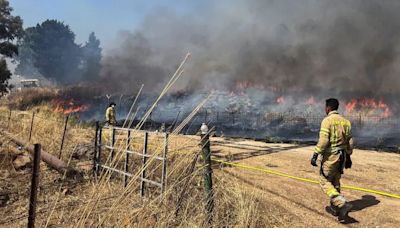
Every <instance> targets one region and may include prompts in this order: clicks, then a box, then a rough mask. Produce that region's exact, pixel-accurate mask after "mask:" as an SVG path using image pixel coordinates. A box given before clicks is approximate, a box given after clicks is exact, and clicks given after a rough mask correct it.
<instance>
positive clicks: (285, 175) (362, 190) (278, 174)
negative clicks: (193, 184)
mask: <svg viewBox="0 0 400 228" xmlns="http://www.w3.org/2000/svg"><path fill="white" fill-rule="evenodd" d="M211 160H212V161H214V162H218V163H221V164H225V165H230V166H233V167H238V168H242V169H247V170H254V171H260V172H264V173H268V174H272V175H276V176H281V177H287V178H290V179H294V180H298V181H303V182H308V183H313V184H318V183H319V182H318V181H316V180H311V179H307V178H302V177H296V176H292V175H289V174H285V173H281V172H276V171H273V170H269V169H264V168H259V167H254V166H248V165H243V164H237V163H232V162H227V161H222V160H217V159H211ZM342 188H346V189H352V190H355V191H360V192H367V193H373V194H378V195H382V196H387V197H391V198H396V199H400V196H399V195H395V194H392V193H387V192H381V191H376V190H372V189H366V188H359V187H354V186H348V185H344V186H342Z"/></svg>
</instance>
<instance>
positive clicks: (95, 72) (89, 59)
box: [82, 32, 101, 81]
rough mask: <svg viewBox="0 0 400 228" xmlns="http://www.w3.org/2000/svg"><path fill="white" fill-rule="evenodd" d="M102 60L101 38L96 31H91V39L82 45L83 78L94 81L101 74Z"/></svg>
mask: <svg viewBox="0 0 400 228" xmlns="http://www.w3.org/2000/svg"><path fill="white" fill-rule="evenodd" d="M100 61H101V48H100V40H98V39H97V38H96V35H95V34H94V32H92V33H90V35H89V40H88V41H87V42H86V44H85V46H83V47H82V70H83V79H84V80H86V81H92V80H94V79H96V78H98V76H99V72H100V68H101V65H100Z"/></svg>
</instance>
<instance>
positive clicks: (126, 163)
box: [124, 129, 131, 187]
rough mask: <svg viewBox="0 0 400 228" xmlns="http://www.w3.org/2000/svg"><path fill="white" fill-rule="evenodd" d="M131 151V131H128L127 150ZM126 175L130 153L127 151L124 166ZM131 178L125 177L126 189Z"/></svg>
mask: <svg viewBox="0 0 400 228" xmlns="http://www.w3.org/2000/svg"><path fill="white" fill-rule="evenodd" d="M130 149H131V130H130V129H129V130H128V138H127V140H126V150H130ZM124 171H125V173H128V171H129V153H128V152H126V151H125V165H124ZM128 181H129V178H128V176H127V175H124V187H126V186H128Z"/></svg>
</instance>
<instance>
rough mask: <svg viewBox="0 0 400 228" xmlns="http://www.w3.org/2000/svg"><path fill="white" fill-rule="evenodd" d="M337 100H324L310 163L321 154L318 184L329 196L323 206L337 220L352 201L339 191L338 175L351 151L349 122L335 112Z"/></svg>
mask: <svg viewBox="0 0 400 228" xmlns="http://www.w3.org/2000/svg"><path fill="white" fill-rule="evenodd" d="M338 108H339V101H338V100H337V99H334V98H330V99H328V100H326V107H325V111H326V114H327V115H328V116H327V117H325V118H324V120H323V121H322V123H321V129H320V132H319V140H318V144H317V146H316V147H315V150H314V155H313V157H312V159H311V165H313V166H317V159H318V156H319V155H321V156H322V159H321V167H320V180H319V182H320V185H321V187H322V190H323V191H324V192H325V193H326V194H327V195H328V196H329V198H330V202H331V206H330V207H328V208H327V209H329V210H330V212H331V213H332V214H333V215H335V216H338V220H339V222H342V223H343V222H345V219H346V218H347V216H348V213H349V212H350V210H351V208H352V205H351V204H349V203H347V202H346V199H345V198H344V197H343V195H341V194H340V177H341V175H342V174H343V169H344V168H351V165H352V162H351V159H350V155H351V154H352V152H353V139H352V135H351V123H350V121H348V120H347V119H345V118H343V117H342V116H341V115H339V113H338V111H337V110H338Z"/></svg>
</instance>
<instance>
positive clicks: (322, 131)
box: [319, 128, 329, 137]
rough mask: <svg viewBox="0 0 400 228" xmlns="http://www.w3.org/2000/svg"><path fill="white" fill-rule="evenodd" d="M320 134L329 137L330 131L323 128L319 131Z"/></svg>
mask: <svg viewBox="0 0 400 228" xmlns="http://www.w3.org/2000/svg"><path fill="white" fill-rule="evenodd" d="M319 134H321V135H326V136H328V137H329V129H328V128H321V130H320V131H319Z"/></svg>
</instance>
